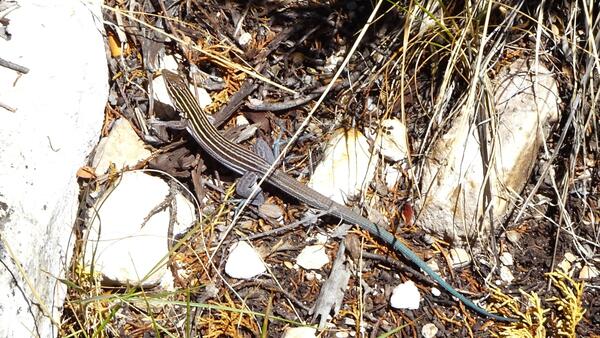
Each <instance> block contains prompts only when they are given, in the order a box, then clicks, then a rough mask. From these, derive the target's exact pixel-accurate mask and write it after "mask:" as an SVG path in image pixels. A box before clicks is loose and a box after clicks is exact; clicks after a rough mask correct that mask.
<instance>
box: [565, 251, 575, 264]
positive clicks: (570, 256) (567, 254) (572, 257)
mask: <svg viewBox="0 0 600 338" xmlns="http://www.w3.org/2000/svg"><path fill="white" fill-rule="evenodd" d="M565 259H566V260H568V261H569V262H571V263H573V262H575V261H576V260H577V256H575V255H573V254H572V253H570V252H565Z"/></svg>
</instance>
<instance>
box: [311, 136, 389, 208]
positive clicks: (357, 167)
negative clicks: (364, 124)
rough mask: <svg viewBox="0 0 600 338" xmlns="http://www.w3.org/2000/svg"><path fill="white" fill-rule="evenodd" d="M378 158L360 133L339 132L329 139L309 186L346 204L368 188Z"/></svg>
mask: <svg viewBox="0 0 600 338" xmlns="http://www.w3.org/2000/svg"><path fill="white" fill-rule="evenodd" d="M378 158H379V157H378V156H376V155H374V154H372V153H371V151H370V147H369V143H368V142H367V138H366V137H365V136H364V135H363V134H362V133H361V132H360V131H358V130H357V129H350V130H342V129H339V130H337V131H335V132H334V135H333V136H332V137H331V139H329V142H328V144H327V146H326V147H325V155H324V156H323V160H322V161H321V162H320V163H319V164H318V165H317V167H316V168H315V171H314V174H313V175H312V177H311V178H310V181H309V182H308V186H309V187H311V188H312V189H314V190H316V191H318V192H320V193H321V194H323V195H324V196H326V197H328V198H330V199H331V200H333V201H336V202H338V203H340V204H345V201H346V200H348V199H349V198H352V197H355V196H357V195H358V194H360V192H361V191H364V190H365V189H366V188H367V187H368V186H369V184H370V183H371V181H372V180H373V177H374V176H375V168H376V167H377V163H378Z"/></svg>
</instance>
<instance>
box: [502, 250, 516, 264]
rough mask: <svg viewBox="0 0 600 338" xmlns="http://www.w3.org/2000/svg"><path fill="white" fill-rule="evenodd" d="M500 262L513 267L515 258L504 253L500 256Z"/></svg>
mask: <svg viewBox="0 0 600 338" xmlns="http://www.w3.org/2000/svg"><path fill="white" fill-rule="evenodd" d="M500 262H502V264H504V265H506V266H511V265H513V264H514V262H513V256H512V255H511V254H510V252H503V253H502V254H501V255H500Z"/></svg>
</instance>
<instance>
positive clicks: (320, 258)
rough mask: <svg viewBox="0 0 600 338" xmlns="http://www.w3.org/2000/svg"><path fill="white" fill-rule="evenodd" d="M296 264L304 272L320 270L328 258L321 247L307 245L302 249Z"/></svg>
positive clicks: (327, 261)
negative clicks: (304, 270)
mask: <svg viewBox="0 0 600 338" xmlns="http://www.w3.org/2000/svg"><path fill="white" fill-rule="evenodd" d="M296 263H297V264H298V265H300V266H301V267H302V268H304V269H306V270H313V269H315V270H316V269H320V268H322V267H323V266H324V265H325V264H327V263H329V256H327V253H326V252H325V246H323V245H309V246H307V247H305V248H304V249H302V251H301V252H300V254H299V255H298V258H296Z"/></svg>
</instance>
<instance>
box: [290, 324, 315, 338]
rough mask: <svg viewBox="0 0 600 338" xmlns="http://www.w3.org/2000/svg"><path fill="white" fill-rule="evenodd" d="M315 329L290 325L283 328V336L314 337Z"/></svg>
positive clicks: (294, 337) (291, 337) (296, 337)
mask: <svg viewBox="0 0 600 338" xmlns="http://www.w3.org/2000/svg"><path fill="white" fill-rule="evenodd" d="M316 337H317V329H315V328H312V327H306V326H301V327H290V328H288V329H287V330H285V333H284V334H283V338H316Z"/></svg>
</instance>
